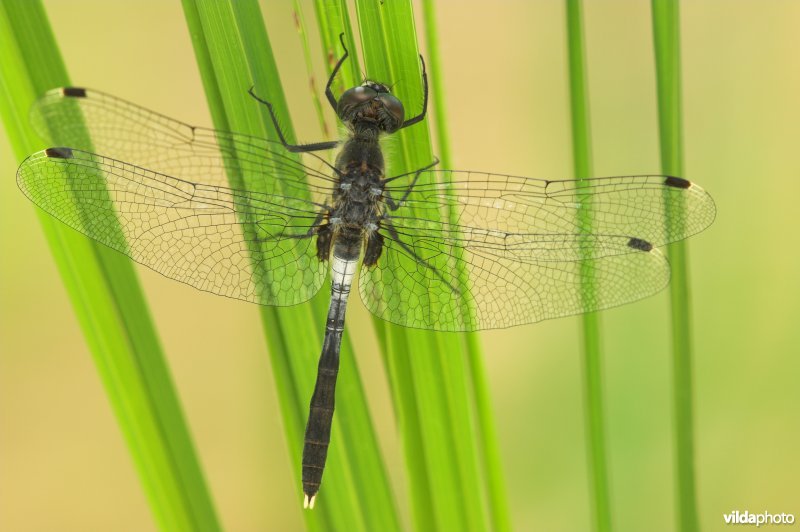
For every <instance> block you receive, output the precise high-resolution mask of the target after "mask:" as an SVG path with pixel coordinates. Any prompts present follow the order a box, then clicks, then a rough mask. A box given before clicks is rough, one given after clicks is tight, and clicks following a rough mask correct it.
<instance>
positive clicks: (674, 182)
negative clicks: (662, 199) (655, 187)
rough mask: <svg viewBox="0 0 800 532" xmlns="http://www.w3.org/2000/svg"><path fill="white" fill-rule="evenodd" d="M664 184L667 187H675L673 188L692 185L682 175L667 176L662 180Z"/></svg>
mask: <svg viewBox="0 0 800 532" xmlns="http://www.w3.org/2000/svg"><path fill="white" fill-rule="evenodd" d="M664 184H665V185H667V186H668V187H675V188H689V187H690V186H692V182H691V181H688V180H686V179H683V178H682V177H672V176H669V177H667V178H666V179H665V180H664Z"/></svg>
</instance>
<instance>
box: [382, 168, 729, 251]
mask: <svg viewBox="0 0 800 532" xmlns="http://www.w3.org/2000/svg"><path fill="white" fill-rule="evenodd" d="M423 174H424V175H422V176H420V181H422V182H423V184H419V185H416V186H414V187H413V192H412V194H410V196H409V199H408V200H407V201H405V202H404V207H406V208H401V209H398V211H397V213H396V214H395V213H392V214H391V216H392V223H393V224H394V226H395V227H396V228H397V230H398V232H399V233H406V234H408V235H411V234H412V233H413V234H414V235H420V236H428V237H431V236H435V235H448V236H447V240H446V242H449V243H452V244H454V245H460V246H464V247H471V246H472V245H484V244H487V243H492V244H493V245H497V246H502V245H512V246H514V245H518V243H519V242H518V241H519V239H521V238H524V239H527V245H528V246H530V248H531V251H532V252H533V251H534V250H536V249H540V250H541V253H542V259H543V260H553V259H559V258H560V260H574V258H576V257H577V258H579V257H582V256H584V255H583V253H584V252H585V250H581V249H579V248H578V246H579V245H580V242H581V240H580V239H577V238H573V239H572V244H571V246H573V247H571V248H570V249H569V250H567V249H562V250H561V251H560V252H559V254H557V255H556V256H553V255H554V254H553V252H552V248H551V246H552V238H551V237H555V238H556V239H557V240H558V241H559V242H561V243H562V244H564V245H568V244H567V243H566V242H564V241H563V240H564V238H565V237H567V236H569V235H573V236H575V235H581V234H583V235H585V234H587V233H591V234H598V235H606V236H620V237H628V238H630V237H636V238H640V239H642V240H646V241H647V242H650V243H651V244H652V245H653V246H656V247H658V246H662V245H664V244H667V243H670V242H675V241H677V240H682V239H684V238H687V237H689V236H691V235H693V234H696V233H699V232H700V231H702V230H703V229H705V228H706V227H708V226H709V225H711V223H712V222H713V221H714V217H715V215H716V208H715V206H714V201H713V200H712V199H711V196H709V195H708V193H706V191H705V190H703V189H702V188H700V187H699V186H698V185H696V184H694V183H692V182H690V181H686V180H684V179H680V178H675V177H669V176H624V177H607V178H597V179H586V180H583V181H582V182H579V181H546V180H539V179H530V178H525V177H516V176H507V175H499V174H482V173H477V172H456V171H449V170H437V171H428V172H424V173H423ZM404 190H405V188H404V187H391V188H390V189H389V193H390V194H394V195H398V194H402V192H403V191H404ZM581 212H583V213H586V214H587V215H588V218H590V219H591V224H582V222H581V216H580V214H581ZM406 213H413V214H406ZM675 213H681V214H680V215H677V216H676V214H675ZM442 220H444V221H442ZM415 238H416V237H415ZM509 240H510V241H511V242H510V244H508V241H509ZM504 241H505V242H507V244H504ZM601 251H603V249H602V248H601V249H599V250H596V252H601ZM619 251H622V252H626V251H625V249H624V248H622V249H616V248H613V249H612V248H606V249H605V252H607V253H612V252H619ZM569 255H572V257H570V256H569ZM593 256H594V257H597V256H598V255H597V254H593Z"/></svg>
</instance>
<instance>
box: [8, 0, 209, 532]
mask: <svg viewBox="0 0 800 532" xmlns="http://www.w3.org/2000/svg"><path fill="white" fill-rule="evenodd" d="M0 53H1V54H2V57H3V61H2V62H1V63H0V112H1V113H2V117H3V121H4V123H5V124H6V131H7V133H8V136H9V139H10V140H11V143H12V145H13V147H14V151H15V153H16V155H17V157H18V158H19V159H20V160H21V159H22V158H23V157H24V156H25V155H28V154H30V153H31V152H33V151H35V150H37V149H41V148H43V147H44V146H43V145H42V142H41V141H39V140H37V138H36V135H35V134H34V133H33V132H32V130H31V128H30V125H29V124H28V110H29V108H30V106H31V104H32V103H33V102H34V100H35V99H36V98H37V97H38V96H39V95H41V94H42V93H44V92H45V91H46V90H48V89H51V88H53V87H58V86H66V85H69V78H68V75H67V72H66V69H65V67H64V63H63V61H62V59H61V55H60V53H59V50H58V47H57V45H56V42H55V39H54V37H53V33H52V30H51V28H50V24H49V21H48V20H47V17H46V15H45V12H44V9H43V7H42V5H41V3H40V2H38V1H28V0H25V1H22V0H4V1H2V2H0ZM83 147H88V146H85V145H84V146H83ZM40 221H41V224H42V227H43V229H44V232H45V234H46V236H47V239H48V242H49V244H50V248H51V251H52V253H53V257H54V259H55V261H56V263H57V265H58V268H59V272H60V274H61V277H62V280H63V282H64V285H65V287H66V288H67V291H68V293H69V296H70V299H71V302H72V305H73V307H74V309H75V313H76V314H77V316H78V320H79V322H80V324H81V328H82V329H83V333H84V336H85V337H86V341H87V343H88V344H89V347H90V349H91V351H92V356H93V358H94V361H95V364H96V366H97V368H98V371H99V373H100V376H101V378H102V381H103V384H104V387H105V390H106V393H107V395H108V397H109V400H110V402H111V405H112V407H113V409H114V413H115V415H116V417H117V421H118V423H119V426H120V429H121V430H122V432H123V435H124V437H125V441H126V443H127V446H128V449H129V451H130V453H131V455H132V457H133V460H134V463H135V464H136V468H137V471H138V473H139V478H140V480H141V482H142V484H143V487H144V490H145V493H146V494H147V497H148V500H149V503H150V508H151V509H152V511H153V513H154V514H155V518H156V521H157V523H158V526H159V527H160V528H161V529H162V530H178V531H184V530H186V531H189V530H203V531H205V530H208V531H215V530H219V523H218V521H217V517H216V514H215V512H214V507H213V505H212V502H211V498H210V496H209V493H208V489H207V487H206V484H205V481H204V479H203V474H202V472H201V470H200V465H199V463H198V460H197V456H196V454H195V451H194V447H193V444H192V440H191V438H190V436H189V431H188V428H187V426H186V422H185V420H184V418H183V414H182V412H181V408H180V404H179V402H178V398H177V394H176V392H175V389H174V386H173V384H172V379H171V376H170V374H169V370H168V368H167V364H166V362H165V360H164V355H163V352H162V350H161V345H160V342H159V339H158V335H157V334H156V330H155V326H154V324H153V323H152V320H151V318H150V313H149V310H148V308H147V304H146V302H145V300H144V295H143V293H142V290H141V288H140V286H139V282H138V279H137V277H136V272H135V270H134V269H133V267H132V264H131V261H130V260H128V259H127V258H126V257H124V256H123V255H122V254H120V253H117V252H114V251H112V250H110V249H109V248H106V247H105V246H102V245H100V244H97V243H94V242H92V241H90V240H88V239H86V238H85V237H83V236H81V235H80V234H78V233H77V232H75V231H73V230H71V229H69V228H67V227H66V226H64V225H63V224H61V223H59V222H57V221H55V220H53V219H52V218H50V217H49V216H46V215H44V214H40Z"/></svg>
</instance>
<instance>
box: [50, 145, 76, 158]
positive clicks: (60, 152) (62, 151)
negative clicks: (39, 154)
mask: <svg viewBox="0 0 800 532" xmlns="http://www.w3.org/2000/svg"><path fill="white" fill-rule="evenodd" d="M44 154H45V155H46V156H48V157H53V158H55V159H72V150H71V149H69V148H47V149H46V150H44Z"/></svg>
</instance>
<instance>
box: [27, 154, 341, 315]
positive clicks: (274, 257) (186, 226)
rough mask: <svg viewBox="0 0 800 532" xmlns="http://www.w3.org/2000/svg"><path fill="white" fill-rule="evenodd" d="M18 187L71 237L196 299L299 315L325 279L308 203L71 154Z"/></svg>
mask: <svg viewBox="0 0 800 532" xmlns="http://www.w3.org/2000/svg"><path fill="white" fill-rule="evenodd" d="M17 182H18V184H19V187H20V189H21V190H22V192H23V193H24V194H25V195H26V196H27V197H28V198H29V199H30V200H31V201H33V202H34V203H36V204H37V205H38V206H39V207H41V208H42V209H44V210H45V211H47V212H48V213H49V214H51V215H52V216H54V217H55V218H58V219H59V220H61V221H62V222H64V223H66V224H67V225H69V226H70V227H72V228H74V229H77V230H78V231H81V232H82V233H84V234H85V235H87V236H89V237H90V238H93V239H95V240H97V241H99V242H101V243H102V244H105V245H106V246H109V247H111V248H112V249H115V250H117V251H120V252H122V253H125V254H126V255H128V256H130V257H131V258H132V259H133V260H135V261H136V262H139V263H141V264H143V265H145V266H148V267H149V268H152V269H153V270H155V271H157V272H159V273H161V274H163V275H165V276H166V277H170V278H172V279H175V280H178V281H181V282H183V283H186V284H189V285H191V286H194V287H196V288H199V289H200V290H205V291H208V292H212V293H215V294H219V295H223V296H227V297H232V298H236V299H243V300H246V301H251V302H254V303H261V304H267V305H293V304H296V303H300V302H302V301H305V300H307V299H309V298H310V297H311V296H313V295H314V294H315V293H316V292H317V291H318V290H319V288H320V286H321V285H322V283H323V281H324V278H325V274H326V272H325V266H324V265H323V264H322V263H320V262H319V261H318V260H317V258H316V250H315V249H314V246H313V245H312V241H313V239H312V238H310V236H309V230H310V229H311V228H312V227H313V226H314V224H315V223H316V216H317V213H316V211H315V208H316V206H315V205H314V204H312V203H309V202H307V201H303V200H300V199H297V198H291V197H286V196H278V195H270V194H264V193H259V192H250V191H242V190H235V189H229V188H225V187H218V186H211V185H204V184H197V183H190V182H187V181H183V180H181V179H177V178H174V177H171V176H168V175H165V174H160V173H157V172H152V171H150V170H145V169H142V168H139V167H136V166H133V165H130V164H127V163H123V162H121V161H117V160H114V159H110V158H108V157H103V156H100V155H95V154H92V153H88V152H83V151H80V150H72V149H69V148H50V149H48V150H45V151H43V152H39V153H36V154H34V155H32V156H30V157H28V158H27V159H26V160H25V161H24V162H23V163H22V165H21V166H20V168H19V171H18V173H17Z"/></svg>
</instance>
